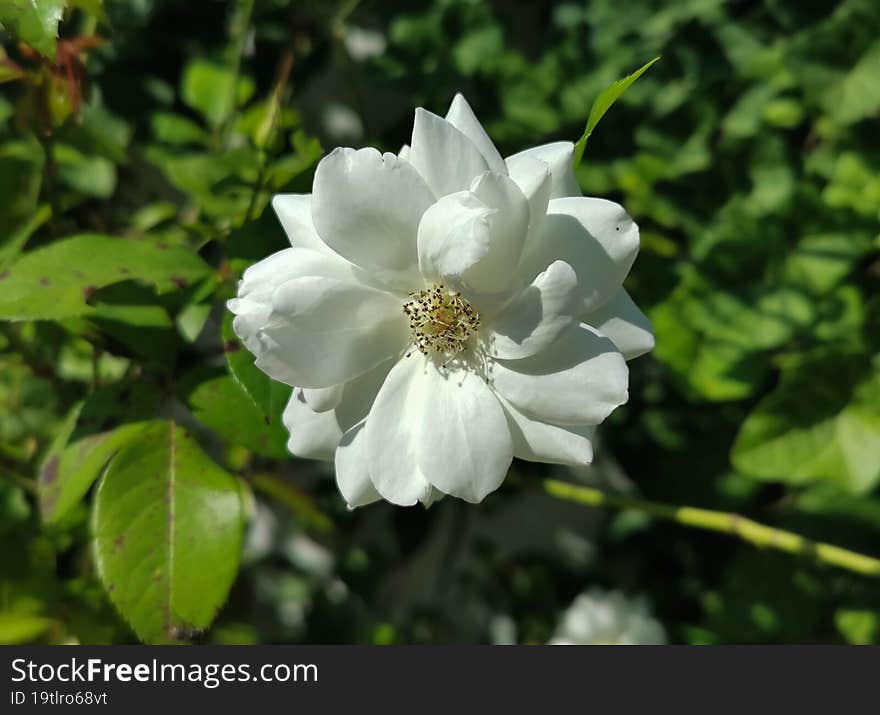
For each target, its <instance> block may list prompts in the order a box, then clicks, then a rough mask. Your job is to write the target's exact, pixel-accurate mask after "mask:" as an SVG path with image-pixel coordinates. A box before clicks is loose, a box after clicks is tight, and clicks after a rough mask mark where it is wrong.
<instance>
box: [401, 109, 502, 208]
mask: <svg viewBox="0 0 880 715" xmlns="http://www.w3.org/2000/svg"><path fill="white" fill-rule="evenodd" d="M408 160H409V162H410V163H411V164H412V165H413V166H414V167H415V168H416V169H418V171H419V173H420V174H421V175H422V177H423V178H424V179H425V181H426V182H427V184H428V186H430V187H431V190H432V191H433V192H434V194H435V196H436V197H437V198H440V197H442V196H446V195H447V194H452V193H455V192H456V191H464V190H465V189H467V188H468V187H469V186H470V185H471V182H472V181H473V180H474V179H475V178H477V177H478V176H479V175H480V174H482V173H483V172H484V171H488V169H489V165H488V163H486V160H485V159H484V158H483V155H482V154H480V152H479V150H478V149H477V147H476V146H474V143H473V142H472V141H471V140H470V139H468V138H467V137H466V136H465V135H464V134H462V133H461V132H460V131H459V130H458V129H456V128H455V127H454V126H452V124H450V123H449V122H447V121H446V120H445V119H443V118H442V117H438V116H437V115H436V114H432V113H431V112H428V111H426V110H424V109H421V108H419V109H416V120H415V124H414V125H413V134H412V146H411V148H410V152H409V157H408Z"/></svg>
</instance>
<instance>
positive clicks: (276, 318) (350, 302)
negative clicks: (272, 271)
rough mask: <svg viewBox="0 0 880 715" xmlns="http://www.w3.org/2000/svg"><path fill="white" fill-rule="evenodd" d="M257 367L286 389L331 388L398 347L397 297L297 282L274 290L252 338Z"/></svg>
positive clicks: (401, 337)
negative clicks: (267, 311) (255, 344)
mask: <svg viewBox="0 0 880 715" xmlns="http://www.w3.org/2000/svg"><path fill="white" fill-rule="evenodd" d="M257 339H258V340H259V342H260V350H259V352H258V353H257V354H258V357H257V361H256V365H257V367H259V368H260V369H261V370H262V371H263V372H265V373H266V374H267V375H269V377H272V378H274V379H276V380H279V381H280V382H284V383H286V384H288V385H299V386H302V387H330V386H331V385H336V384H338V383H340V382H346V381H348V380H350V379H351V378H353V377H356V376H357V375H360V374H362V373H364V372H366V371H367V370H369V369H370V368H372V367H373V366H375V365H378V364H379V363H380V362H382V361H384V360H386V359H388V358H389V357H391V356H393V355H395V354H396V353H398V352H399V351H401V350H402V349H403V347H404V346H405V345H406V343H407V341H408V339H409V330H408V326H407V323H406V320H405V318H404V315H403V311H402V308H401V303H400V301H399V299H397V298H395V297H393V296H391V295H389V294H388V293H383V292H381V291H378V290H375V289H372V288H368V287H366V286H363V285H359V284H356V283H345V282H342V281H338V280H334V279H331V278H315V277H307V278H297V279H294V280H292V281H288V282H287V283H285V284H284V285H282V286H281V287H279V288H278V289H277V290H276V291H275V293H274V295H273V299H272V315H271V317H270V318H269V321H268V322H267V324H266V325H265V327H264V328H263V329H262V330H260V331H259V333H258V334H257Z"/></svg>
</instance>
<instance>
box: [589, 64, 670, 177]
mask: <svg viewBox="0 0 880 715" xmlns="http://www.w3.org/2000/svg"><path fill="white" fill-rule="evenodd" d="M659 59H660V57H655V58H654V59H653V60H651V61H650V62H648V63H646V64H644V65H642V66H641V67H639V69H637V70H636V71H635V72H633V73H632V74H631V75H627V76H626V77H624V78H623V79H619V80H617V82H615V83H614V84H612V85H611V86H610V87H608V88H607V89H605V90H604V91H603V92H602V93H601V94H600V95H599V96H598V97H596V99H595V100H594V101H593V106H592V107H590V116H589V117H588V118H587V126H586V127H585V128H584V133H583V134H581V138H580V139H578V140H577V143H576V144H575V145H574V165H575V166H577V165H578V164H580V163H581V159H582V158H583V156H584V149H585V148H586V146H587V140H588V139H589V138H590V135H591V134H592V133H593V130H594V129H595V128H596V125H597V124H598V123H599V120H600V119H602V117H604V116H605V112H607V111H608V110H609V109H610V108H611V105H612V104H614V103H615V102H616V101H617V100H618V99H620V96H621V95H622V94H623V93H624V92H626V90H627V89H629V87H630V85H631V84H632V83H633V82H635V81H636V80H637V79H638V78H639V77H641V76H642V75H643V74H644V73H645V72H647V71H648V68H649V67H650V66H651V65H653V64H654V63H655V62H656V61H657V60H659Z"/></svg>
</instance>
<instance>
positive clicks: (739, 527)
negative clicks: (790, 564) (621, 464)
mask: <svg viewBox="0 0 880 715" xmlns="http://www.w3.org/2000/svg"><path fill="white" fill-rule="evenodd" d="M544 489H545V490H546V492H547V493H548V494H550V495H551V496H554V497H557V498H559V499H566V500H568V501H572V502H577V503H578V504H585V505H587V506H594V507H610V508H613V509H633V510H635V511H640V512H642V513H644V514H648V515H649V516H652V517H654V518H655V519H663V520H665V521H674V522H676V523H678V524H681V525H682V526H689V527H693V528H695V529H703V530H705V531H717V532H720V533H722V534H728V535H729V536H734V537H736V538H738V539H742V540H743V541H747V542H748V543H750V544H752V545H753V546H757V547H758V548H769V549H777V550H779V551H787V552H788V553H790V554H799V555H802V556H807V557H810V558H812V559H815V560H816V561H817V562H819V563H823V564H829V565H831V566H837V567H838V568H842V569H848V570H849V571H855V572H856V573H860V574H863V575H865V576H874V577H880V559H875V558H873V557H871V556H866V555H865V554H860V553H857V552H855V551H850V550H848V549H843V548H840V547H839V546H834V545H833V544H826V543H823V542H821V541H812V540H811V539H807V538H805V537H803V536H800V535H799V534H795V533H792V532H791V531H783V530H782V529H775V528H773V527H772V526H765V525H764V524H759V523H758V522H756V521H752V520H751V519H747V518H745V517H743V516H740V515H739V514H734V513H731V512H724V511H713V510H711V509H698V508H696V507H692V506H672V505H669V504H660V503H658V502H652V501H647V500H644V499H635V498H632V497H628V496H623V495H620V494H608V493H606V492H603V491H600V490H598V489H593V488H591V487H583V486H579V485H575V484H570V483H568V482H562V481H559V480H556V479H546V480H544Z"/></svg>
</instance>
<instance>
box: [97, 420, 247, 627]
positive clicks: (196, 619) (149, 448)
mask: <svg viewBox="0 0 880 715" xmlns="http://www.w3.org/2000/svg"><path fill="white" fill-rule="evenodd" d="M243 526H244V514H243V508H242V500H241V495H240V492H239V487H238V484H237V482H236V480H235V478H234V477H233V476H232V475H231V474H229V473H228V472H226V471H224V470H223V469H221V468H220V467H219V466H217V465H216V464H215V463H214V462H212V461H211V460H210V459H209V458H208V457H207V456H206V455H205V453H204V452H202V450H201V448H200V447H199V446H198V444H196V442H195V441H194V440H193V439H192V437H191V436H190V435H189V433H187V432H185V431H184V430H183V429H181V428H180V427H178V426H177V425H175V424H173V423H169V422H157V423H153V424H152V425H150V426H149V427H148V428H147V429H146V430H144V431H143V432H141V433H140V434H139V435H138V437H137V438H136V439H134V440H132V441H130V442H129V443H128V444H127V445H126V446H125V447H124V448H123V449H121V450H120V452H119V453H118V454H117V455H116V456H115V457H114V458H113V460H112V462H111V463H110V465H109V466H108V468H107V471H106V473H105V475H104V477H103V479H102V480H101V483H100V485H99V487H98V492H97V495H96V498H95V504H94V513H93V529H94V534H95V556H96V564H97V568H98V575H99V576H100V578H101V581H102V582H103V584H104V587H105V588H106V590H107V593H108V594H109V595H110V599H111V600H112V601H113V603H114V604H115V605H116V607H117V608H118V609H119V611H120V613H121V614H122V615H123V616H124V617H125V619H126V620H127V621H128V622H129V623H130V624H131V626H132V628H133V629H134V630H135V632H136V633H137V634H138V637H139V638H141V640H143V641H145V642H148V643H161V642H172V641H178V640H186V639H187V638H189V637H191V636H192V634H193V632H198V631H200V630H203V629H205V628H207V627H208V626H209V625H210V624H211V622H212V621H213V620H214V617H215V616H216V614H217V611H218V610H219V609H220V606H221V605H222V604H223V602H224V601H225V600H226V595H227V593H228V592H229V587H230V586H231V584H232V581H233V579H234V578H235V575H236V573H237V571H238V563H239V558H240V552H241V546H242V538H243Z"/></svg>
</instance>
